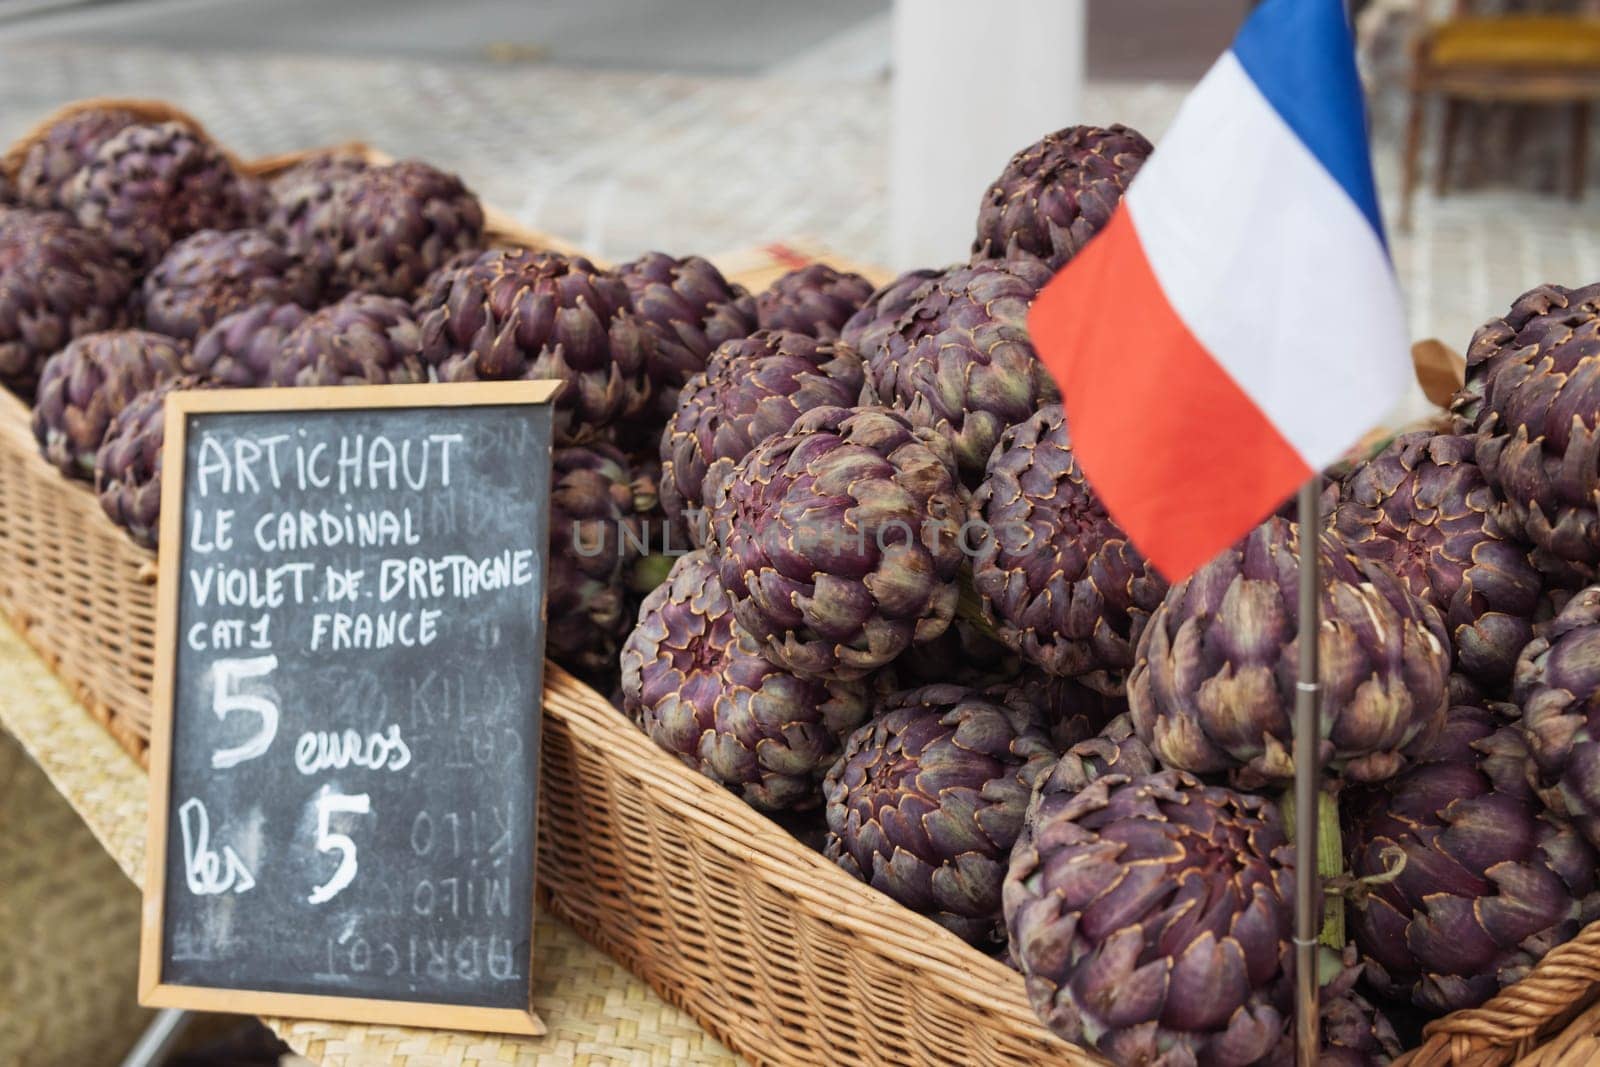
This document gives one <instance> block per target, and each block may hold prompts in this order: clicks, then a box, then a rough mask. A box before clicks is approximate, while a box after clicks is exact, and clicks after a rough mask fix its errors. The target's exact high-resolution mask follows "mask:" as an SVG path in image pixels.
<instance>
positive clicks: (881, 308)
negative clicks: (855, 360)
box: [839, 270, 945, 359]
mask: <svg viewBox="0 0 1600 1067" xmlns="http://www.w3.org/2000/svg"><path fill="white" fill-rule="evenodd" d="M944 273H945V272H944V271H937V270H911V271H907V272H906V273H904V274H902V275H900V277H898V278H896V279H895V280H894V281H892V282H890V283H889V284H888V285H884V286H880V287H879V288H878V289H876V290H875V291H874V292H873V294H872V295H871V296H869V297H867V302H866V303H865V304H862V305H861V307H860V308H859V309H858V310H857V311H856V313H855V314H854V315H851V316H850V320H849V321H848V322H846V323H845V324H844V326H843V327H842V328H841V329H840V330H839V340H841V341H843V342H844V343H845V344H847V345H849V346H850V347H851V348H853V349H855V350H856V351H857V352H859V353H861V358H862V359H867V358H869V357H870V356H871V355H872V354H873V353H874V352H876V351H877V350H878V349H880V348H882V347H883V343H884V341H886V340H887V339H888V337H889V334H890V333H891V332H892V331H893V330H894V328H895V324H896V323H897V322H899V321H900V316H902V315H904V314H905V313H906V312H908V311H910V310H911V309H912V308H914V307H916V306H917V305H918V304H920V303H921V302H922V299H923V297H925V296H927V295H928V293H930V292H932V290H933V287H934V285H935V283H936V282H937V280H938V279H939V278H940V277H942V276H943V274H944Z"/></svg>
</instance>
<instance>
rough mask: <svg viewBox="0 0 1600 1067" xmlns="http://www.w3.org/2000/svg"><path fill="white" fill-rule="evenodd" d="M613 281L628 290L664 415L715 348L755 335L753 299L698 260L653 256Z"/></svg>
mask: <svg viewBox="0 0 1600 1067" xmlns="http://www.w3.org/2000/svg"><path fill="white" fill-rule="evenodd" d="M617 277H619V278H621V279H622V283H623V284H624V285H626V286H627V287H628V295H629V297H630V298H631V300H632V304H633V312H632V315H631V319H632V321H633V322H634V324H635V325H636V326H637V327H638V328H639V329H640V330H641V331H642V332H643V334H644V337H643V344H644V366H645V373H646V374H648V375H649V377H650V383H651V386H652V387H653V388H654V390H655V395H656V410H657V411H658V412H659V413H660V414H661V415H662V416H663V417H668V416H670V415H671V414H672V411H673V409H674V408H676V407H677V404H678V391H679V390H680V389H682V388H683V385H684V383H685V382H687V381H688V380H689V379H690V378H692V377H693V376H694V375H695V374H697V373H699V372H700V371H702V370H704V369H705V366H706V362H707V361H708V360H709V359H710V358H711V354H712V353H713V352H715V351H716V350H717V348H718V347H719V346H721V345H722V344H724V343H726V342H728V341H734V340H737V339H739V338H741V337H748V336H750V334H752V333H754V332H755V329H756V304H755V299H754V298H753V297H751V295H750V294H749V293H748V292H746V291H745V289H744V287H743V286H741V285H735V284H733V283H732V282H730V281H728V280H727V279H726V278H724V277H723V276H722V272H721V271H719V270H717V268H716V267H714V266H712V265H711V263H710V262H709V261H707V260H704V259H702V258H700V257H699V256H688V257H686V258H684V259H675V258H673V257H672V256H669V255H666V254H665V253H662V252H651V253H649V254H647V255H644V256H641V257H640V258H638V259H636V260H634V261H632V262H631V263H624V264H623V265H622V266H620V267H618V268H617Z"/></svg>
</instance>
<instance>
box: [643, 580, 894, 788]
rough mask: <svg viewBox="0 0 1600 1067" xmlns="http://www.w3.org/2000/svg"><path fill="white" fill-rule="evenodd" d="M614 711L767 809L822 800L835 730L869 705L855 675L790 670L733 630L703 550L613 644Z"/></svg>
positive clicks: (849, 726)
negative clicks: (823, 677) (620, 701)
mask: <svg viewBox="0 0 1600 1067" xmlns="http://www.w3.org/2000/svg"><path fill="white" fill-rule="evenodd" d="M622 691H623V695H624V698H625V701H626V705H625V707H626V710H627V711H628V713H629V714H630V715H632V716H633V718H634V720H635V721H637V722H638V723H639V725H640V726H642V727H643V728H644V731H645V732H646V733H648V734H649V735H650V736H651V738H652V739H654V741H655V742H656V743H657V744H658V745H660V746H661V747H662V748H664V749H666V750H667V751H668V752H671V753H673V754H674V755H676V756H678V757H679V758H680V759H682V760H683V761H684V762H685V763H686V764H688V765H689V766H690V767H693V768H694V769H695V770H697V771H699V772H700V773H701V774H703V775H705V776H706V777H707V778H710V779H712V780H713V781H716V782H720V783H721V784H723V785H725V786H728V787H729V788H730V789H732V790H734V791H735V792H737V793H738V794H739V795H740V796H741V797H743V798H744V799H745V800H746V801H748V802H749V803H751V804H753V805H754V806H756V807H758V808H761V809H763V810H767V811H800V810H806V809H809V808H814V807H817V806H818V805H819V804H821V803H822V790H821V788H820V787H821V783H822V776H823V775H824V774H825V773H826V772H827V770H828V768H829V767H830V766H832V764H833V762H834V760H835V759H836V758H837V757H838V755H839V749H840V741H841V738H842V737H843V736H844V735H845V734H847V733H849V732H850V731H852V730H854V729H855V728H856V727H857V726H859V725H861V722H862V720H864V719H865V718H866V717H867V713H868V712H869V711H870V710H871V704H870V702H869V694H868V692H867V689H866V687H865V686H864V685H862V684H861V683H856V682H825V681H813V680H808V679H804V678H800V677H798V676H797V675H794V674H791V673H789V672H788V671H786V670H784V669H783V668H782V667H778V666H774V665H773V664H772V663H769V662H768V661H767V660H766V659H765V658H763V657H762V655H761V649H760V647H759V646H758V645H757V644H756V642H755V640H754V639H752V638H751V637H750V635H749V634H747V633H745V632H744V631H743V630H741V629H740V628H739V625H738V623H736V622H735V621H734V618H733V605H732V603H731V602H730V601H729V599H728V594H727V593H726V592H725V591H724V590H723V588H722V583H721V582H720V581H719V580H718V578H717V572H716V567H714V566H713V565H712V564H711V562H710V561H709V560H708V559H707V558H706V556H705V553H704V552H691V553H689V554H688V555H686V556H682V557H680V558H679V559H678V561H677V563H675V564H674V565H673V568H672V573H671V574H670V575H669V576H668V578H667V581H666V584H664V585H662V586H661V587H660V588H658V589H656V591H655V592H653V593H651V594H650V596H649V597H647V598H646V599H645V602H644V606H643V607H642V608H641V609H640V611H639V625H638V626H637V627H636V628H635V629H634V631H633V634H632V636H630V637H629V638H628V641H627V644H625V645H624V646H623V649H622Z"/></svg>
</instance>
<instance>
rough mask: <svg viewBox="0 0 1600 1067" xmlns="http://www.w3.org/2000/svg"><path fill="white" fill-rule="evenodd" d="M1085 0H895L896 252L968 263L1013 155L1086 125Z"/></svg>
mask: <svg viewBox="0 0 1600 1067" xmlns="http://www.w3.org/2000/svg"><path fill="white" fill-rule="evenodd" d="M1086 18H1087V16H1086V5H1085V3H1084V0H984V2H983V3H974V2H973V0H895V5H894V75H893V76H894V92H893V111H892V115H891V119H892V123H893V125H892V131H891V141H892V145H891V156H890V181H889V203H890V227H891V256H892V258H893V261H894V264H893V265H894V266H895V267H897V268H899V269H902V270H904V269H909V268H912V267H936V266H943V265H944V264H946V263H950V262H953V261H955V260H959V259H965V258H966V257H967V254H968V248H969V246H970V245H971V243H972V235H973V228H974V225H975V223H976V221H977V217H978V203H979V201H980V200H981V198H982V196H983V191H984V190H985V189H986V188H988V186H989V183H990V182H992V181H993V180H994V179H995V177H996V176H997V175H998V174H999V173H1000V169H1001V168H1002V167H1004V166H1005V164H1006V160H1007V159H1009V158H1011V155H1012V153H1014V152H1016V151H1017V150H1018V149H1020V148H1023V147H1025V146H1027V145H1029V144H1031V143H1033V142H1034V141H1036V140H1038V139H1039V138H1040V137H1041V136H1043V135H1044V134H1046V133H1048V132H1050V131H1051V130H1057V129H1060V128H1061V127H1063V126H1070V125H1072V124H1074V123H1077V122H1080V121H1082V111H1083V78H1084V31H1085V22H1086Z"/></svg>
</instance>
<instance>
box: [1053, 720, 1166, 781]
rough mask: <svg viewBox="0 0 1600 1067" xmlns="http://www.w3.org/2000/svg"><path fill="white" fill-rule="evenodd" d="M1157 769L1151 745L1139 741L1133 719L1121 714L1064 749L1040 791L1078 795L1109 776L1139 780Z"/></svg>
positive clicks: (1158, 763)
mask: <svg viewBox="0 0 1600 1067" xmlns="http://www.w3.org/2000/svg"><path fill="white" fill-rule="evenodd" d="M1159 770H1161V764H1160V762H1159V761H1158V760H1157V759H1156V756H1155V753H1154V752H1151V751H1150V746H1149V745H1146V744H1145V743H1144V742H1143V741H1141V740H1139V735H1138V733H1137V732H1135V730H1134V728H1133V718H1132V716H1130V715H1127V714H1123V715H1118V716H1117V717H1116V718H1114V719H1112V720H1111V721H1110V722H1108V723H1106V725H1105V727H1104V728H1102V729H1101V731H1100V732H1099V733H1098V734H1095V735H1094V736H1093V737H1086V738H1084V739H1083V740H1082V741H1079V742H1077V743H1076V744H1074V745H1072V746H1070V747H1069V748H1067V750H1066V751H1065V752H1063V753H1062V754H1061V758H1060V759H1059V760H1057V761H1056V764H1055V766H1054V767H1053V768H1051V771H1050V777H1049V779H1048V780H1047V781H1046V782H1045V784H1044V785H1043V786H1042V787H1041V788H1042V789H1043V790H1044V791H1045V792H1046V793H1050V792H1053V791H1054V792H1059V791H1066V792H1071V793H1078V792H1082V791H1083V790H1084V789H1087V788H1088V786H1089V783H1090V782H1092V781H1094V780H1095V779H1097V778H1104V777H1105V776H1106V775H1108V774H1117V775H1122V776H1123V777H1126V778H1139V777H1142V776H1144V775H1147V774H1155V773H1156V772H1157V771H1159Z"/></svg>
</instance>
